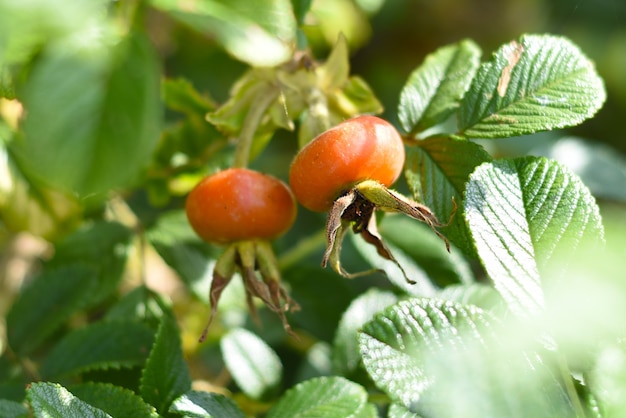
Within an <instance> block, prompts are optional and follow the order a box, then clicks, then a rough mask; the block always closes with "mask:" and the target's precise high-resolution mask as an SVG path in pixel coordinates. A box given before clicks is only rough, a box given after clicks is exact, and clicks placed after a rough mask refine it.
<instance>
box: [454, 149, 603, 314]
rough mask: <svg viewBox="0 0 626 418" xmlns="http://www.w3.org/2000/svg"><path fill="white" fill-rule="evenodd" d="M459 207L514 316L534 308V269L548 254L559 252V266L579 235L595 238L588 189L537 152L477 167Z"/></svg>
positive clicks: (537, 287)
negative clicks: (537, 154)
mask: <svg viewBox="0 0 626 418" xmlns="http://www.w3.org/2000/svg"><path fill="white" fill-rule="evenodd" d="M464 209H465V218H466V220H467V224H468V226H469V228H470V231H471V233H472V236H473V239H474V242H475V245H476V251H477V253H478V255H479V257H480V260H481V262H482V264H483V266H484V267H485V269H486V271H487V273H488V274H489V277H490V278H491V279H492V280H493V282H494V284H495V287H496V289H497V290H498V292H500V294H501V295H502V297H503V298H504V300H505V301H506V302H507V304H508V305H509V307H510V308H511V310H512V311H513V312H514V313H516V314H518V315H522V316H524V315H528V314H534V313H537V312H538V311H539V310H541V309H542V307H543V300H544V296H543V291H542V286H541V285H542V283H541V276H540V273H541V272H542V270H543V269H545V268H547V266H548V265H549V262H550V260H551V258H552V256H553V255H554V254H555V253H556V252H559V253H565V252H567V256H566V257H565V256H564V258H559V260H560V263H561V264H562V267H564V266H566V265H567V262H568V259H569V260H572V259H575V257H576V254H577V252H576V249H577V247H578V245H579V244H580V243H581V241H583V240H587V239H592V240H595V242H598V243H601V242H602V239H603V227H602V223H601V218H600V214H599V209H598V206H597V205H596V203H595V200H594V199H593V197H592V196H591V194H590V193H589V190H588V189H587V188H586V187H585V186H584V185H583V184H582V182H581V181H580V180H579V179H578V178H577V177H576V176H575V175H573V174H572V173H571V172H569V171H568V170H567V169H565V168H563V167H562V166H560V165H559V164H558V163H557V162H555V161H550V160H546V159H544V158H534V157H526V158H519V159H514V160H500V161H494V162H492V163H485V164H483V165H481V166H480V167H478V168H477V169H476V171H475V172H474V173H473V174H472V175H471V177H470V180H469V182H468V184H467V190H466V194H465V208H464ZM554 273H555V270H551V274H554Z"/></svg>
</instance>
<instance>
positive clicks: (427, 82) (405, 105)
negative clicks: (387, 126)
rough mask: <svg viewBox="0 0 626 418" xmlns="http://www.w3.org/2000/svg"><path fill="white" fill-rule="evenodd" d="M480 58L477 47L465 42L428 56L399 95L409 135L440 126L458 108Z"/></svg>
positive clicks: (405, 126) (402, 116)
mask: <svg viewBox="0 0 626 418" xmlns="http://www.w3.org/2000/svg"><path fill="white" fill-rule="evenodd" d="M480 55H481V51H480V48H479V47H478V45H476V44H475V43H474V42H473V41H471V40H463V41H461V42H459V43H456V44H453V45H449V46H446V47H443V48H440V49H438V50H437V51H435V52H433V53H432V54H429V55H428V56H427V57H426V59H425V60H424V62H423V63H422V64H421V65H420V66H419V67H417V69H415V70H414V71H413V72H412V73H411V75H410V76H409V79H408V80H407V82H406V84H405V86H404V88H403V89H402V93H401V95H400V104H399V105H398V119H400V123H401V124H402V127H403V128H404V130H405V131H406V132H410V133H416V132H419V131H423V130H425V129H427V128H430V127H431V126H433V125H436V124H438V123H441V122H443V121H444V120H445V119H446V118H447V117H448V116H450V115H451V114H452V113H453V112H454V111H455V110H456V109H457V108H458V107H459V105H460V101H461V98H462V97H463V95H464V94H465V92H466V91H467V89H468V88H469V85H470V82H471V81H472V78H473V77H474V73H475V72H476V69H477V68H478V64H479V60H480Z"/></svg>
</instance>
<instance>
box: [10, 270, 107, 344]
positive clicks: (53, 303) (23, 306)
mask: <svg viewBox="0 0 626 418" xmlns="http://www.w3.org/2000/svg"><path fill="white" fill-rule="evenodd" d="M95 275H96V270H95V269H94V268H93V267H90V266H88V265H85V264H71V265H67V266H64V267H59V268H57V269H53V270H47V271H45V272H44V273H42V274H41V275H40V276H38V277H36V278H35V279H33V283H31V284H30V285H29V286H28V287H27V288H25V289H24V290H23V291H22V293H21V294H20V295H19V296H18V299H17V300H16V302H15V303H14V304H13V306H11V309H10V310H9V313H8V314H7V337H8V341H9V344H10V346H11V348H12V349H13V350H14V351H16V352H17V353H19V354H20V355H26V354H29V353H30V352H32V351H33V350H34V349H36V348H37V347H38V346H39V345H40V344H41V343H42V342H44V341H45V339H46V338H47V337H49V336H50V335H51V334H52V333H53V332H54V331H55V330H57V329H58V328H59V327H60V326H61V325H62V324H63V323H64V322H65V321H66V320H67V319H68V318H69V317H70V316H71V315H72V314H73V313H75V312H76V311H77V310H79V309H81V308H83V307H84V306H85V302H86V301H88V300H90V298H91V293H92V290H93V289H94V283H95V282H94V280H93V277H94V276H95Z"/></svg>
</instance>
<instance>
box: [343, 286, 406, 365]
mask: <svg viewBox="0 0 626 418" xmlns="http://www.w3.org/2000/svg"><path fill="white" fill-rule="evenodd" d="M397 300H398V297H397V296H396V295H394V294H393V293H391V292H387V291H382V290H379V289H370V290H369V291H367V292H366V293H364V294H362V295H361V296H359V297H358V298H356V299H354V300H353V301H352V303H351V304H350V306H349V307H348V309H347V310H346V311H345V313H344V314H343V316H342V317H341V321H340V322H339V326H338V327H337V331H336V333H335V339H334V341H333V357H332V360H333V370H334V371H335V372H336V373H339V374H341V375H343V376H349V375H350V374H351V373H353V372H354V371H355V370H356V369H357V367H358V366H359V364H360V363H361V355H360V353H359V348H358V337H357V331H358V330H359V329H361V327H362V326H363V324H365V323H366V322H367V321H369V320H370V319H371V318H372V317H373V316H374V314H376V313H378V312H380V311H382V310H383V309H385V308H386V307H387V306H389V305H391V304H393V303H395V302H397Z"/></svg>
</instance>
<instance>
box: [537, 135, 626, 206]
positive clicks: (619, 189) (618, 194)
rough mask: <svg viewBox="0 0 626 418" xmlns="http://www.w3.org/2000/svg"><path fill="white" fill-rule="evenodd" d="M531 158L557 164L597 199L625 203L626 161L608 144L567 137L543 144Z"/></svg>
mask: <svg viewBox="0 0 626 418" xmlns="http://www.w3.org/2000/svg"><path fill="white" fill-rule="evenodd" d="M528 154H529V155H537V156H539V155H541V156H545V157H548V158H551V159H554V160H557V161H558V162H560V163H561V164H563V165H564V166H566V167H568V168H569V169H570V170H572V172H574V173H575V174H576V175H578V176H579V177H580V179H581V180H582V181H583V183H585V185H586V186H587V187H589V190H590V191H591V193H593V195H594V196H596V197H599V198H603V199H611V200H617V201H620V202H626V187H623V186H624V184H626V158H624V156H623V155H621V154H620V153H619V152H618V151H617V150H616V149H614V148H612V147H611V146H609V145H607V144H604V143H600V142H593V141H590V140H586V139H584V138H577V137H564V138H560V139H558V140H556V141H553V142H547V141H543V142H542V144H541V145H539V146H536V147H533V148H532V149H531V150H530V151H529V152H528ZM598 167H602V169H601V170H599V169H598Z"/></svg>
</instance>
